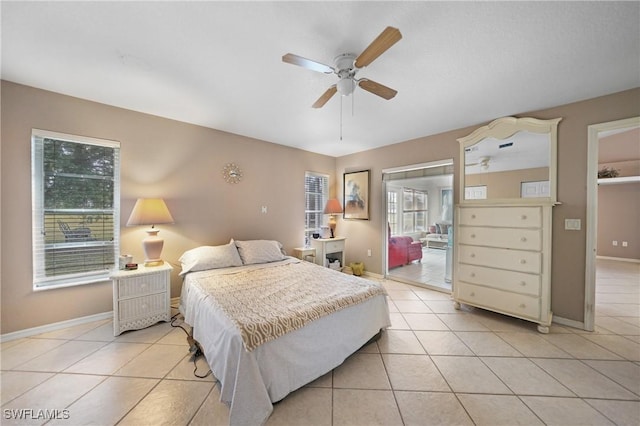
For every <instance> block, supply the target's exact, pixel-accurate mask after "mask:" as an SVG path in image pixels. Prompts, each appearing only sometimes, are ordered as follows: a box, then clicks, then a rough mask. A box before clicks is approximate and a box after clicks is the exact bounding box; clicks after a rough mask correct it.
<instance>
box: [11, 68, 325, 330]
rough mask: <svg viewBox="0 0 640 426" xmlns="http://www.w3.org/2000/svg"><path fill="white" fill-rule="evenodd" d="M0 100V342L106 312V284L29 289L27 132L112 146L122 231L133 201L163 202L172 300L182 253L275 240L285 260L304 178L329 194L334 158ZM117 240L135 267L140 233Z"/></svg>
mask: <svg viewBox="0 0 640 426" xmlns="http://www.w3.org/2000/svg"><path fill="white" fill-rule="evenodd" d="M1 94H2V105H1V108H2V110H1V114H2V116H1V119H2V133H1V136H2V147H1V149H2V156H1V161H2V170H1V173H2V180H1V185H2V206H3V209H2V216H1V221H2V228H1V229H2V250H1V254H2V269H1V289H2V313H1V323H2V326H1V331H0V332H1V333H2V334H5V333H9V332H13V331H16V330H21V329H25V328H30V327H35V326H39V325H43V324H48V323H52V322H58V321H63V320H68V319H72V318H77V317H81V316H86V315H92V314H97V313H101V312H108V311H111V310H112V293H111V284H110V283H108V282H106V283H99V284H91V285H85V286H80V287H71V288H64V289H55V290H48V291H39V292H33V290H32V281H31V274H32V267H31V160H30V155H31V145H30V137H31V129H32V128H38V129H44V130H51V131H57V132H62V133H70V134H77V135H84V136H92V137H97V138H104V139H112V140H117V141H120V142H121V158H122V164H121V166H122V167H121V177H122V187H121V188H122V189H121V196H122V206H121V207H122V215H121V223H122V224H125V223H126V221H127V219H128V216H129V213H130V212H131V209H132V208H133V204H134V203H135V199H136V198H137V197H163V198H165V200H166V202H167V205H168V207H169V209H170V210H171V213H172V214H173V217H174V219H175V221H176V223H175V224H174V225H166V226H161V227H160V229H161V232H160V234H161V235H162V236H163V237H164V238H165V248H164V251H163V258H164V259H165V260H167V261H169V262H170V263H172V264H173V265H174V272H173V275H172V291H171V293H172V296H178V295H179V294H180V280H179V279H178V278H177V273H178V272H179V266H178V264H177V261H178V258H179V257H180V255H181V254H182V252H184V251H185V250H187V249H190V248H193V247H195V246H198V245H201V244H219V243H226V242H227V241H229V239H230V238H232V237H233V238H236V239H254V238H268V239H278V240H279V241H281V242H282V243H283V244H284V246H285V248H286V249H287V250H288V252H291V249H292V248H293V247H297V246H300V245H301V244H302V243H303V232H304V223H303V219H304V173H305V171H307V170H309V171H316V172H322V173H326V174H329V175H330V176H331V178H330V185H331V186H332V191H333V186H335V179H334V170H335V159H334V158H333V157H328V156H323V155H318V154H313V153H309V152H306V151H301V150H298V149H294V148H289V147H285V146H282V145H276V144H272V143H266V142H263V141H258V140H255V139H250V138H246V137H242V136H238V135H233V134H229V133H224V132H220V131H216V130H212V129H207V128H204V127H199V126H194V125H190V124H185V123H181V122H177V121H172V120H167V119H163V118H159V117H155V116H151V115H146V114H141V113H137V112H133V111H129V110H124V109H120V108H114V107H110V106H106V105H103V104H98V103H95V102H90V101H86V100H81V99H77V98H72V97H68V96H63V95H60V94H56V93H51V92H46V91H43V90H38V89H34V88H30V87H26V86H21V85H17V84H13V83H9V82H5V81H3V82H2V92H1ZM228 162H235V163H236V164H238V165H239V166H240V167H241V168H242V170H243V171H244V179H243V180H242V182H241V183H239V184H236V185H232V184H228V183H226V182H225V181H224V180H223V178H222V174H221V171H222V167H223V166H224V165H225V164H226V163H228ZM261 206H267V214H262V213H261ZM121 232H122V240H121V252H127V253H131V254H133V255H134V258H135V260H136V261H138V262H140V261H142V260H143V257H144V256H143V253H142V246H141V241H142V239H143V238H144V237H145V235H146V234H145V233H144V227H136V228H126V227H123V228H122V230H121Z"/></svg>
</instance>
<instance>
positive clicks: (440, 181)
mask: <svg viewBox="0 0 640 426" xmlns="http://www.w3.org/2000/svg"><path fill="white" fill-rule="evenodd" d="M382 180H383V185H382V188H383V199H384V200H385V222H384V223H385V224H386V227H385V228H386V229H385V233H386V236H387V238H386V239H385V249H384V253H385V256H384V258H385V270H384V271H385V277H387V278H390V279H393V280H396V281H402V282H406V283H409V284H414V285H420V286H424V287H427V288H431V289H434V290H439V291H444V292H449V293H450V292H451V276H452V256H453V235H452V232H451V231H452V226H451V225H452V224H453V160H452V159H448V160H442V161H435V162H430V163H424V164H417V165H411V166H405V167H398V168H394V169H386V170H383V171H382Z"/></svg>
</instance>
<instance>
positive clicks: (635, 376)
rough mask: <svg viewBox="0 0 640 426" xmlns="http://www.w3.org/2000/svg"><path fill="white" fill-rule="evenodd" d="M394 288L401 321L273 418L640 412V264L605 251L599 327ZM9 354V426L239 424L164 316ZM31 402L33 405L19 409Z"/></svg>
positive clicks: (67, 333)
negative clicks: (524, 317) (128, 328)
mask: <svg viewBox="0 0 640 426" xmlns="http://www.w3.org/2000/svg"><path fill="white" fill-rule="evenodd" d="M385 286H386V287H387V289H388V292H389V295H390V307H391V310H392V313H391V316H392V321H393V327H392V328H391V329H390V330H388V331H387V332H385V333H384V334H383V336H382V338H381V339H380V340H379V341H377V342H374V343H372V344H370V345H368V346H366V347H364V348H363V349H361V350H360V351H359V352H357V353H355V354H354V355H352V356H351V357H350V358H348V359H347V360H346V361H345V363H344V364H343V365H341V366H340V367H338V368H336V369H335V370H334V371H332V372H330V373H328V374H326V375H325V376H323V377H321V378H319V379H318V380H316V381H315V382H313V383H311V384H309V385H308V386H306V387H304V388H302V389H300V390H298V391H296V392H294V393H292V394H290V395H289V396H288V397H287V398H285V399H284V400H283V401H281V402H280V403H278V404H276V405H275V408H274V412H273V414H272V416H271V417H270V419H269V420H268V423H267V424H268V425H303V424H308V425H335V426H338V425H363V426H364V425H375V424H378V425H435V424H443V425H444V424H453V425H473V424H476V425H516V424H520V425H542V424H547V425H591V424H593V425H610V424H617V425H638V424H639V423H640V292H639V288H640V265H639V264H631V263H622V262H612V261H599V262H598V286H597V300H598V305H597V309H596V310H597V319H596V323H597V330H596V331H595V332H593V333H589V332H585V331H581V330H576V329H572V328H568V327H563V326H557V325H554V326H552V327H551V332H550V334H548V335H542V334H539V333H537V332H536V327H535V326H534V325H532V324H529V323H527V322H523V321H519V320H515V319H510V318H507V317H504V316H500V315H496V314H492V313H488V312H485V311H481V310H479V309H465V310H462V311H455V310H454V309H453V307H452V303H451V301H450V300H449V297H448V295H445V294H443V293H438V292H434V291H430V290H425V289H421V288H416V287H411V286H408V285H406V284H401V283H398V282H393V281H387V282H385ZM0 355H1V372H0V381H1V385H2V386H1V401H0V405H1V406H2V420H1V423H2V424H3V425H11V424H43V423H45V422H46V420H45V419H43V415H44V414H43V413H42V412H39V411H38V410H39V409H42V410H50V411H49V412H48V413H49V415H50V416H53V417H57V418H56V419H53V420H51V421H50V422H49V423H48V424H56V425H58V424H59V425H82V424H99V425H111V424H119V425H147V424H148V425H158V424H168V425H218V424H226V423H227V422H228V417H227V416H228V409H227V407H226V406H225V405H223V404H221V403H219V402H218V397H219V393H218V388H217V387H216V380H215V378H213V377H211V376H209V377H207V378H205V379H199V378H197V377H195V376H194V365H193V364H192V363H191V362H190V360H189V354H188V348H187V344H186V340H185V333H184V332H183V331H182V330H181V329H178V328H172V327H171V326H170V325H169V324H166V323H161V324H158V325H156V326H153V327H149V328H147V329H144V330H139V331H134V332H127V333H124V334H123V335H121V336H118V337H117V338H114V337H113V335H112V325H111V321H110V320H107V321H100V322H94V323H91V324H83V325H79V326H75V327H71V328H67V329H63V330H58V331H54V332H49V333H45V334H41V335H38V336H33V337H30V338H24V339H20V340H15V341H9V342H4V343H2V345H1V352H0ZM207 370H208V367H207V365H206V362H205V361H204V360H203V359H199V360H198V362H197V372H198V373H199V374H204V373H206V372H207ZM19 409H31V410H32V411H31V412H25V411H22V413H23V415H24V416H26V417H28V418H23V419H21V420H20V419H16V418H15V416H16V415H17V414H18V413H20V411H17V410H19ZM12 410H14V411H12ZM52 410H58V411H57V412H54V411H52ZM38 415H40V418H39V419H38V418H37V417H38Z"/></svg>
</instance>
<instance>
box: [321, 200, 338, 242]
mask: <svg viewBox="0 0 640 426" xmlns="http://www.w3.org/2000/svg"><path fill="white" fill-rule="evenodd" d="M339 213H342V206H341V205H340V201H338V200H337V199H336V198H331V199H330V200H329V201H327V205H326V206H324V214H328V215H330V216H329V229H330V230H331V238H334V237H335V236H336V233H335V232H336V217H335V215H336V214H339Z"/></svg>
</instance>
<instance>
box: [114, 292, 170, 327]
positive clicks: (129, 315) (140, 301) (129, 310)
mask: <svg viewBox="0 0 640 426" xmlns="http://www.w3.org/2000/svg"><path fill="white" fill-rule="evenodd" d="M118 308H119V309H118V315H119V320H120V321H121V322H126V321H129V320H132V319H137V318H142V317H148V316H152V315H154V314H157V313H166V312H168V308H169V307H168V306H167V295H166V293H158V294H152V295H149V296H142V297H136V298H133V299H127V300H121V301H120V302H118Z"/></svg>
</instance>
